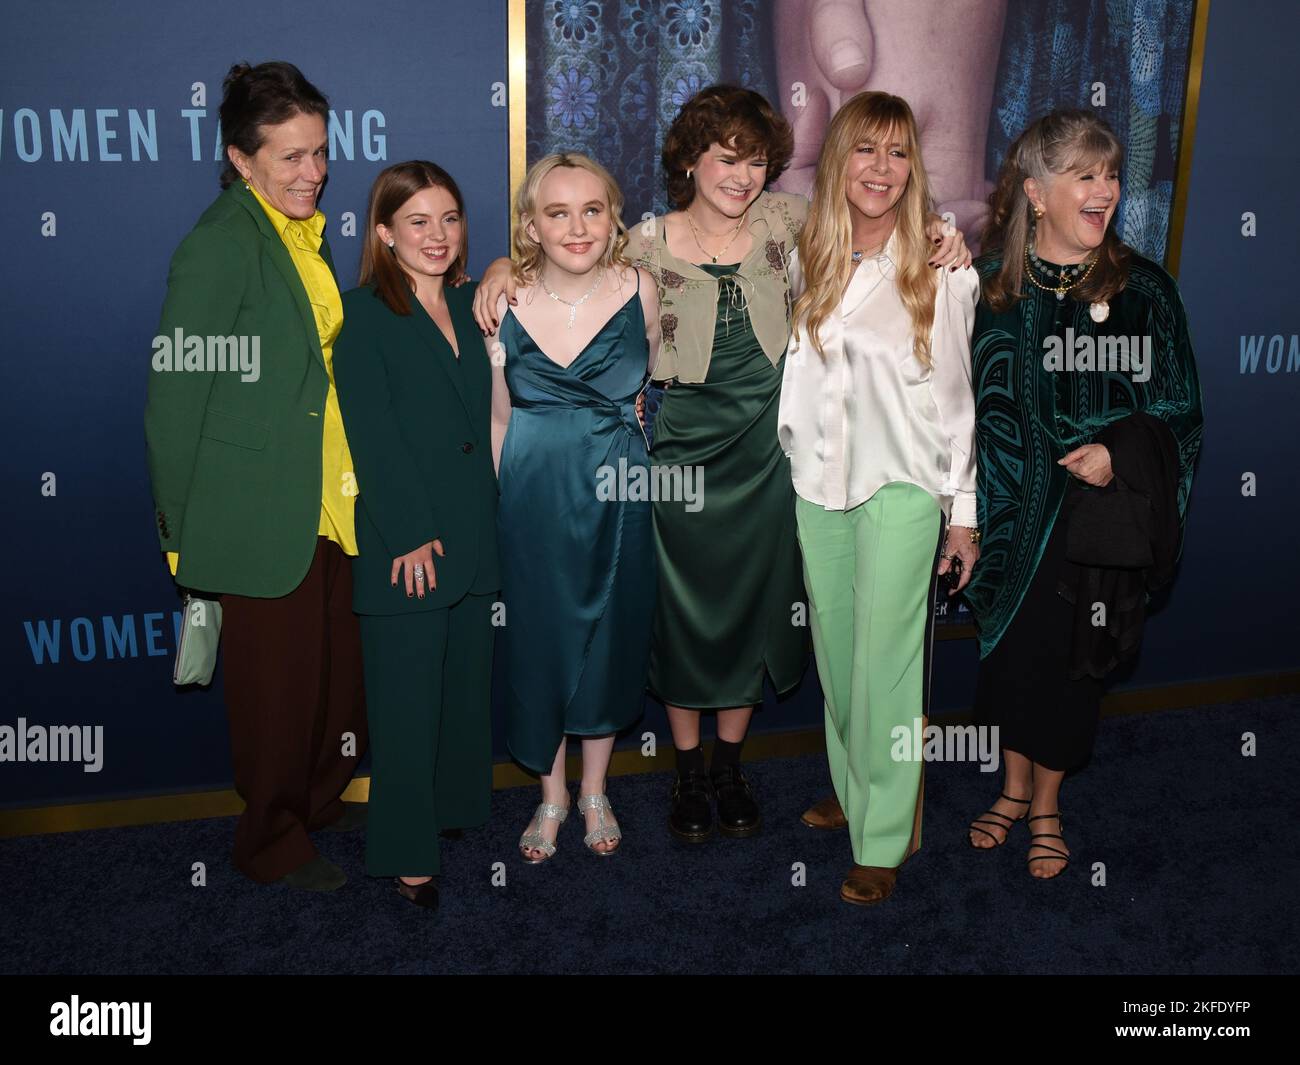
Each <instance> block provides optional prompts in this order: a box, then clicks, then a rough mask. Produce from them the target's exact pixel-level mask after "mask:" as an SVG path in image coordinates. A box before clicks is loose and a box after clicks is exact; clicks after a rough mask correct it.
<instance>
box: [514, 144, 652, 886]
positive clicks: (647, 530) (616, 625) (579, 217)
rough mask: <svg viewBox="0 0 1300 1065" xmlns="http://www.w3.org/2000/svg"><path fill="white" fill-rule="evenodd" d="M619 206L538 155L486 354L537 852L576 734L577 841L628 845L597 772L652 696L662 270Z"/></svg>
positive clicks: (555, 818) (532, 843)
mask: <svg viewBox="0 0 1300 1065" xmlns="http://www.w3.org/2000/svg"><path fill="white" fill-rule="evenodd" d="M621 206H622V201H621V196H620V195H619V192H618V187H617V186H616V185H615V184H614V182H613V179H612V178H611V177H610V176H609V175H608V173H606V172H605V170H604V169H603V168H601V167H600V166H599V165H598V164H596V163H594V162H592V161H591V160H590V159H588V158H586V157H585V156H581V155H577V154H559V155H552V156H547V157H545V158H543V159H541V160H539V161H538V162H537V163H536V164H534V166H533V167H532V169H531V170H530V171H529V174H528V176H527V178H525V180H524V183H523V185H522V186H521V188H520V191H519V195H518V199H517V202H516V219H515V226H514V231H513V237H512V240H513V245H514V250H515V252H516V255H517V263H518V273H519V280H520V281H521V283H522V286H523V287H521V289H520V299H519V305H518V306H516V307H512V308H510V309H509V310H504V311H503V314H502V319H503V320H502V322H501V340H500V347H501V352H500V354H501V355H503V357H502V358H498V359H496V360H494V364H495V370H494V390H493V421H494V442H496V441H497V440H498V439H499V440H500V460H499V469H500V481H501V501H500V510H499V520H498V524H497V529H498V541H499V544H500V550H501V571H502V601H503V602H504V604H505V608H506V611H507V616H506V624H505V626H504V629H503V632H502V643H501V654H502V657H503V659H504V662H505V671H506V679H507V694H506V714H507V733H506V737H507V743H508V746H509V748H510V753H511V754H512V755H513V756H514V757H515V758H516V759H517V760H518V761H519V762H520V763H521V764H523V765H524V766H526V767H527V768H529V769H532V770H534V771H535V772H537V773H539V774H540V775H541V785H542V802H541V805H539V806H538V808H537V812H536V813H535V814H534V816H533V819H532V821H531V822H530V824H529V826H528V829H527V830H526V831H525V832H524V834H523V836H522V838H521V839H520V843H519V846H520V850H521V852H522V853H523V856H524V858H525V860H527V861H529V862H531V863H534V864H536V863H538V862H541V861H545V860H547V859H549V858H550V857H551V856H552V855H553V854H554V853H555V849H556V846H555V840H556V837H557V832H558V827H559V824H560V823H562V822H563V821H564V820H565V819H566V817H567V816H568V809H569V797H568V791H567V784H566V780H565V755H566V751H567V737H568V736H570V735H574V736H579V737H581V739H582V755H583V776H582V786H581V788H580V790H579V798H578V808H579V809H580V810H582V811H583V812H584V814H585V815H586V817H587V829H588V831H587V834H586V837H585V840H584V842H585V843H586V845H587V848H588V850H590V851H591V852H592V853H594V854H598V855H609V854H612V853H613V852H614V851H615V850H616V849H617V848H618V846H619V840H620V838H621V835H622V834H621V832H620V830H619V827H618V824H617V822H616V821H615V820H614V816H613V812H612V810H611V807H610V803H609V801H608V799H607V798H606V796H605V774H606V770H607V768H608V766H609V759H610V755H611V753H612V751H613V746H614V737H615V734H616V733H618V732H619V731H621V730H622V729H624V728H626V727H628V726H629V725H631V724H632V723H633V722H634V721H635V720H636V719H637V718H638V717H639V716H640V715H641V712H642V707H643V704H644V699H645V671H646V661H647V655H648V648H649V642H650V621H651V611H652V609H653V604H654V592H655V586H654V567H653V548H652V535H653V534H652V529H651V513H650V497H649V492H648V491H642V490H638V489H637V488H636V487H635V486H636V485H637V484H640V485H641V486H642V488H644V487H645V486H647V485H648V483H649V478H648V475H647V474H648V470H647V466H648V463H649V459H648V456H647V442H646V438H645V433H644V430H643V429H642V427H641V425H640V422H639V421H638V418H637V410H636V407H637V400H638V397H639V396H640V394H641V391H642V389H644V387H645V386H646V384H647V383H648V381H649V362H650V357H651V352H652V351H653V346H654V345H653V337H652V335H651V334H652V333H653V331H654V329H655V327H656V326H657V321H658V319H657V306H656V304H655V299H654V297H655V289H654V284H653V282H652V281H651V279H650V278H649V276H648V275H644V274H643V272H642V271H639V270H637V269H636V268H635V267H633V266H631V265H630V264H629V263H628V262H627V260H626V259H625V258H624V257H623V255H622V251H623V248H624V246H625V245H626V243H627V237H626V230H624V229H623V226H622V223H621V222H620V221H619V216H618V212H619V209H620V208H621ZM507 426H508V428H507Z"/></svg>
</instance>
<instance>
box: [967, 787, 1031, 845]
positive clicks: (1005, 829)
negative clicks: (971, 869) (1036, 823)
mask: <svg viewBox="0 0 1300 1065" xmlns="http://www.w3.org/2000/svg"><path fill="white" fill-rule="evenodd" d="M998 797H999V798H1002V799H1006V801H1007V802H1016V803H1020V804H1021V805H1022V806H1028V805H1029V800H1028V799H1013V798H1012V797H1011V796H1010V795H1002V794H999V796H998ZM1027 813H1029V811H1028V810H1026V811H1025V813H1024V814H1021V815H1020V816H1019V817H1008V816H1007V815H1006V814H1000V813H998V812H997V811H996V810H987V811H985V813H984V817H998V818H1001V820H1000V821H986V820H984V818H981V817H977V818H975V820H974V821H972V822H971V823H970V828H969V831H971V832H979V833H981V834H982V835H985V836H988V838H989V839H991V840H992V841H993V846H992V847H976V846H975V844H974V842H973V841H972V840H971V839H970V837H967V839H966V842H967V843H970V845H971V846H972V847H975V849H976V850H977V851H991V850H994V849H996V848H998V847H1000V846H1002V844H1004V843H1005V842H1006V841H1007V837H1008V836H1010V835H1011V826H1012V825H1014V824H1015V823H1016V822H1017V821H1023V820H1024V819H1025V814H1027ZM1002 821H1005V822H1006V824H1005V825H1004V824H1003V823H1002ZM976 825H992V826H993V827H994V828H1000V829H1002V838H1001V839H998V837H997V836H995V835H994V834H993V833H992V832H987V831H985V830H984V829H982V828H976V827H975V826H976Z"/></svg>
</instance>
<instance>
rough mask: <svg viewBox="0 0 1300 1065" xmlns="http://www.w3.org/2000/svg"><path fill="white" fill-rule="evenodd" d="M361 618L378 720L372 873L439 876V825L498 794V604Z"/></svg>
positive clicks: (462, 820)
mask: <svg viewBox="0 0 1300 1065" xmlns="http://www.w3.org/2000/svg"><path fill="white" fill-rule="evenodd" d="M496 598H497V597H496V596H495V595H466V596H465V598H463V599H461V600H460V601H459V602H458V603H456V604H455V605H454V606H451V607H448V608H446V609H444V610H428V611H424V612H423V613H418V614H398V615H374V614H363V615H362V616H361V650H362V655H363V659H364V663H365V682H366V709H367V714H368V716H369V719H370V756H371V775H370V811H369V816H368V818H367V828H366V872H367V873H368V874H369V875H370V876H435V875H437V874H438V872H439V870H440V867H441V861H440V855H439V850H440V848H439V840H438V833H439V832H440V831H441V830H442V829H444V828H470V827H473V826H476V825H481V824H484V823H485V822H486V821H487V819H488V810H489V807H490V805H491V801H492V717H491V709H492V703H491V686H492V639H493V635H494V630H493V628H492V621H491V614H492V604H493V602H495V600H496Z"/></svg>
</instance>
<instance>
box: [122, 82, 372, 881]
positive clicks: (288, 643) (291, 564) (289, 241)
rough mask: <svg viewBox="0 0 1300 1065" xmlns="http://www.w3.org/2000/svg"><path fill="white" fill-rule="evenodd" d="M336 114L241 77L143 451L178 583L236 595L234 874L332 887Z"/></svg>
mask: <svg viewBox="0 0 1300 1065" xmlns="http://www.w3.org/2000/svg"><path fill="white" fill-rule="evenodd" d="M328 117H329V104H328V103H327V102H326V100H325V97H324V96H322V95H321V94H320V92H319V91H318V90H317V89H316V88H315V86H313V85H312V84H311V83H310V82H309V81H307V79H306V78H304V77H303V75H302V73H301V72H300V71H299V70H298V69H297V68H296V67H294V66H291V65H290V64H288V63H263V64H261V65H259V66H256V67H249V66H247V65H244V64H241V65H238V66H235V67H233V68H231V71H230V73H229V75H228V76H227V78H226V81H225V86H224V96H223V99H222V102H221V129H222V134H223V137H224V138H225V145H226V157H227V163H226V169H225V173H224V174H223V175H222V179H221V183H222V186H223V189H224V191H223V192H222V193H221V195H220V196H218V197H217V199H216V202H214V203H213V204H212V205H211V206H210V207H209V208H208V209H207V210H206V211H205V212H204V213H203V216H202V217H201V218H200V219H199V221H198V224H197V225H195V227H194V229H193V230H192V231H191V232H190V234H189V235H188V236H187V237H186V238H185V239H184V241H182V242H181V245H180V247H179V248H178V249H177V251H176V254H175V255H174V256H173V257H172V262H171V270H170V272H169V274H168V277H167V299H166V302H165V303H164V305H163V312H162V321H161V324H160V325H159V328H158V335H157V336H156V337H155V339H154V344H153V349H154V351H153V357H152V359H151V371H152V372H151V373H150V374H149V385H148V401H147V403H146V407H145V436H146V439H147V442H148V457H149V475H150V479H151V481H152V486H153V496H154V507H155V519H156V524H157V531H158V537H159V542H160V546H161V547H162V550H163V551H164V552H166V553H167V557H168V562H169V563H170V565H171V570H172V573H173V574H174V575H175V577H176V580H177V583H178V584H180V585H181V586H182V587H185V588H193V589H197V590H201V591H203V592H206V593H208V594H216V595H220V596H221V598H222V606H223V612H224V619H223V620H224V626H223V627H224V631H223V632H222V663H223V667H222V668H223V673H224V682H225V700H226V710H227V716H228V719H229V725H230V745H231V756H232V758H231V760H232V763H233V767H234V775H235V787H236V789H237V790H238V792H239V795H240V797H241V798H242V799H243V800H244V803H245V809H244V812H243V814H242V816H241V817H240V819H239V824H238V826H237V827H236V829H235V853H234V862H235V866H236V867H237V868H238V869H239V870H240V871H241V872H243V873H244V874H245V875H247V876H249V877H250V878H252V879H253V880H256V881H258V882H262V883H269V882H272V881H277V880H282V881H284V882H285V883H287V884H289V885H290V886H292V887H298V888H304V889H307V890H315V891H331V890H334V889H335V888H337V887H339V886H340V885H342V884H343V882H344V879H345V877H344V875H343V873H342V871H341V870H340V869H339V868H338V867H337V866H336V865H334V864H333V863H331V862H330V861H329V860H328V859H326V858H324V857H323V856H321V855H319V854H318V853H317V852H316V848H315V846H314V845H313V843H312V841H311V838H310V835H309V833H311V832H313V831H315V830H317V829H321V828H327V827H332V828H346V827H358V825H357V822H358V817H357V816H356V815H357V814H363V813H364V808H361V807H357V808H354V809H352V810H346V811H345V808H344V804H343V803H342V801H341V799H340V795H341V793H342V791H343V789H344V788H345V787H347V785H348V783H349V781H350V780H351V778H352V774H353V772H354V771H355V769H356V766H357V762H358V760H359V759H360V758H361V756H362V755H363V754H364V753H365V745H366V720H365V702H364V695H363V690H362V682H361V638H360V632H359V629H358V625H357V621H356V618H355V616H354V615H353V614H352V611H351V600H352V561H351V556H354V555H355V554H356V553H357V549H356V536H355V532H354V528H353V508H354V503H355V496H356V490H355V485H356V480H355V476H354V472H353V470H352V460H351V458H350V456H349V453H348V444H347V439H346V437H345V436H344V432H343V421H342V418H341V417H340V415H339V409H338V399H337V395H336V393H335V389H334V384H333V379H332V376H331V368H330V367H331V361H330V360H331V356H332V345H333V343H334V339H335V337H336V336H337V334H338V331H339V328H340V326H341V325H342V318H343V308H342V303H341V301H340V296H339V291H338V285H337V283H336V282H335V280H334V273H333V263H332V260H331V258H330V251H329V243H328V241H327V240H326V239H325V232H324V229H325V216H324V215H323V214H321V212H320V211H318V210H317V209H316V200H317V198H318V196H319V194H320V190H321V188H322V186H323V185H324V182H325V169H326V165H327V157H328V141H327V138H326V128H325V123H326V121H327V119H328Z"/></svg>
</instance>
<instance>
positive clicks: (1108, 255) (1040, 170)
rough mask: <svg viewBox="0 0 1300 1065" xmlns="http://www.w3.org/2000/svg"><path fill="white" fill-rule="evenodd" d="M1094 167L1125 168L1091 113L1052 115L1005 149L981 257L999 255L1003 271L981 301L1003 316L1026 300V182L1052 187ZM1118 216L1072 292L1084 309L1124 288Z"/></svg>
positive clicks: (1114, 141)
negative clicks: (1094, 260) (1092, 263)
mask: <svg viewBox="0 0 1300 1065" xmlns="http://www.w3.org/2000/svg"><path fill="white" fill-rule="evenodd" d="M1098 163H1102V164H1104V165H1106V166H1107V167H1111V168H1114V169H1115V170H1120V169H1122V167H1123V165H1124V146H1123V145H1122V144H1120V142H1119V138H1118V137H1116V136H1115V132H1114V131H1113V130H1112V129H1111V128H1110V126H1108V125H1107V124H1106V122H1105V120H1104V119H1102V118H1101V117H1100V116H1099V115H1097V114H1095V113H1094V112H1092V111H1084V110H1078V109H1069V110H1061V111H1053V112H1052V113H1051V114H1047V115H1044V116H1043V117H1042V118H1040V119H1039V120H1038V121H1037V122H1035V123H1034V124H1033V125H1031V126H1030V127H1029V128H1028V129H1026V130H1025V131H1024V132H1023V133H1021V134H1020V136H1019V137H1017V138H1016V139H1015V142H1014V143H1013V144H1012V145H1011V147H1010V148H1009V149H1007V157H1006V158H1005V159H1004V160H1003V161H1002V169H1001V170H1000V171H999V173H998V183H997V185H996V186H995V187H994V189H993V194H992V195H991V196H990V197H989V218H988V222H987V223H986V224H985V227H984V239H983V241H982V245H983V250H984V251H985V252H990V251H1001V252H1002V268H1001V269H1000V270H999V271H998V272H997V273H996V274H994V275H993V276H991V277H989V278H988V279H986V280H985V282H984V298H985V299H986V300H987V301H988V304H989V306H990V307H991V308H992V309H993V310H995V311H997V312H999V313H1001V312H1002V311H1005V310H1007V308H1009V307H1011V306H1012V305H1013V304H1015V303H1016V302H1017V301H1019V300H1021V299H1024V296H1025V294H1024V292H1022V291H1021V288H1022V287H1023V285H1024V280H1025V246H1026V245H1027V244H1028V243H1029V241H1030V239H1031V238H1032V235H1033V233H1034V208H1033V204H1031V203H1030V202H1029V194H1028V193H1027V192H1025V180H1026V179H1027V178H1033V179H1034V180H1035V181H1037V182H1038V183H1039V184H1040V185H1050V184H1051V183H1052V182H1053V181H1055V180H1056V179H1057V178H1058V177H1060V176H1061V175H1062V174H1068V173H1070V172H1071V171H1087V170H1089V169H1091V168H1092V167H1094V166H1096V165H1097V164H1098ZM1118 218H1119V212H1118V211H1116V212H1115V213H1114V214H1113V215H1112V216H1111V220H1110V224H1109V225H1108V226H1107V227H1106V232H1105V234H1104V235H1103V237H1102V242H1101V247H1100V249H1099V250H1098V255H1097V264H1096V266H1095V267H1094V268H1093V270H1092V272H1091V273H1090V274H1089V275H1088V279H1087V280H1086V281H1084V282H1083V283H1082V284H1080V285H1078V286H1077V287H1076V288H1074V289H1071V290H1070V297H1071V298H1072V299H1076V300H1081V301H1083V302H1084V303H1096V302H1097V301H1099V300H1109V299H1111V298H1112V297H1113V296H1114V295H1115V294H1116V293H1117V292H1119V291H1120V289H1122V288H1123V287H1124V285H1125V284H1126V283H1127V282H1128V268H1129V255H1130V252H1129V249H1128V246H1127V245H1125V244H1124V242H1123V241H1122V240H1120V239H1119V235H1118V234H1117V233H1116V232H1115V221H1116V219H1118Z"/></svg>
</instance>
